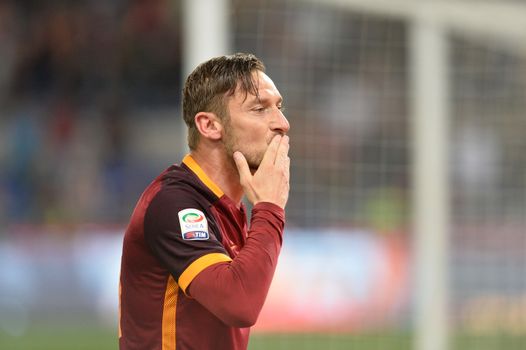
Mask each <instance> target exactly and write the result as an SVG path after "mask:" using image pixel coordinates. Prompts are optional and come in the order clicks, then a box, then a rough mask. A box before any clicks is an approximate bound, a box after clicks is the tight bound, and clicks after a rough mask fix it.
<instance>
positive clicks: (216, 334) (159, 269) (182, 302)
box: [119, 156, 284, 350]
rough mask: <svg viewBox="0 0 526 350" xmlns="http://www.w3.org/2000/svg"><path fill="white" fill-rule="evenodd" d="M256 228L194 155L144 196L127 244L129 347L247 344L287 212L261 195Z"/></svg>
mask: <svg viewBox="0 0 526 350" xmlns="http://www.w3.org/2000/svg"><path fill="white" fill-rule="evenodd" d="M251 220H252V221H251V226H250V230H249V231H247V220H246V215H245V210H244V207H243V206H242V205H241V207H240V208H238V206H237V204H236V203H234V202H233V201H232V200H231V199H230V198H229V197H227V196H226V195H224V193H223V192H222V191H221V189H220V188H219V187H218V186H217V185H215V184H214V183H213V182H212V181H211V180H210V178H209V177H208V176H207V175H206V174H205V173H204V172H203V170H202V169H201V168H200V167H199V165H198V164H197V163H196V162H195V161H194V159H193V158H192V157H191V156H186V157H185V158H184V160H183V163H182V164H181V165H180V166H177V165H174V166H171V167H170V168H168V169H167V170H166V171H164V172H163V173H162V174H161V175H159V176H158V177H157V178H156V179H155V180H154V181H153V182H152V183H151V184H150V185H149V186H148V188H147V189H146V190H145V191H144V193H143V194H142V196H141V197H140V199H139V201H138V203H137V205H136V207H135V210H134V212H133V215H132V217H131V220H130V223H129V226H128V228H127V230H126V233H125V236H124V243H123V253H122V262H121V276H120V288H119V294H120V308H119V345H120V349H121V350H132V349H140V350H148V349H149V350H174V349H177V350H186V349H214V350H220V349H225V350H226V349H228V350H231V349H246V347H247V344H248V335H249V330H250V328H249V326H250V325H252V324H253V323H254V322H255V319H256V318H257V315H258V314H259V311H260V310H261V307H262V305H263V301H264V299H265V297H266V294H267V292H268V287H269V285H270V281H271V279H272V275H273V273H274V270H275V266H276V263H277V256H278V254H279V249H280V247H281V240H282V239H281V235H282V231H283V226H284V212H283V210H282V209H281V208H279V207H277V206H276V205H273V204H271V203H259V204H257V205H255V206H254V209H253V212H252V219H251Z"/></svg>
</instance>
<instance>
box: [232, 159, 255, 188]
mask: <svg viewBox="0 0 526 350" xmlns="http://www.w3.org/2000/svg"><path fill="white" fill-rule="evenodd" d="M234 162H235V163H236V167H237V172H238V173H239V180H240V183H242V184H243V183H245V181H247V180H248V179H250V177H251V176H252V174H251V173H250V169H249V167H248V163H247V160H246V158H245V156H244V155H243V153H241V152H239V151H235V152H234Z"/></svg>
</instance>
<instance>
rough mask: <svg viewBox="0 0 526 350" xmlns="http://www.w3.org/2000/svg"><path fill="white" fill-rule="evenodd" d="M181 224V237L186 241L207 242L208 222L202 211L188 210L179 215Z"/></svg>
mask: <svg viewBox="0 0 526 350" xmlns="http://www.w3.org/2000/svg"><path fill="white" fill-rule="evenodd" d="M178 215H179V224H180V225H181V235H182V236H183V239H184V240H187V241H196V240H206V239H208V238H209V237H210V235H209V234H208V221H206V217H205V214H203V212H202V211H200V210H197V209H193V208H188V209H183V210H181V211H180V212H179V213H178Z"/></svg>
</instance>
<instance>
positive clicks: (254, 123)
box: [223, 71, 290, 171]
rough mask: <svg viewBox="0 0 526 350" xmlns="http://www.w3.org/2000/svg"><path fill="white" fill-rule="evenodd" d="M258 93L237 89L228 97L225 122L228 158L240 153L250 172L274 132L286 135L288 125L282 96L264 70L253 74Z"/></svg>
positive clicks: (260, 158)
mask: <svg viewBox="0 0 526 350" xmlns="http://www.w3.org/2000/svg"><path fill="white" fill-rule="evenodd" d="M253 77H254V82H255V84H256V86H257V87H258V90H259V96H254V95H252V94H250V93H248V94H247V95H246V99H245V93H244V92H243V91H240V90H239V89H236V91H235V93H234V95H233V96H232V97H230V98H229V99H228V103H227V106H228V111H229V114H230V118H228V117H227V118H226V121H225V133H224V136H223V142H224V145H225V148H226V151H227V154H228V156H229V157H232V155H233V153H234V152H235V151H240V152H241V153H243V155H244V156H245V158H246V159H247V162H248V165H249V167H250V169H251V170H252V171H255V170H257V168H258V167H259V164H260V163H261V161H262V160H263V155H264V154H265V151H266V150H267V147H268V145H269V143H270V141H271V140H272V138H273V137H274V136H275V135H278V134H282V135H284V134H286V133H287V132H288V131H289V129H290V125H289V122H288V121H287V118H285V116H284V115H283V113H282V111H281V107H282V100H283V99H282V97H281V95H280V93H279V91H278V89H277V88H276V86H275V85H274V82H272V80H271V79H270V78H269V77H268V76H267V75H266V74H265V73H263V72H260V71H257V72H254V73H253Z"/></svg>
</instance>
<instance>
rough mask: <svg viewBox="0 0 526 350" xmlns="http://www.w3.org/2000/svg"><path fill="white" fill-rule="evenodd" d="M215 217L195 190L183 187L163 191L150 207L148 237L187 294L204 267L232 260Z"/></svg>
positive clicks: (155, 252)
mask: <svg viewBox="0 0 526 350" xmlns="http://www.w3.org/2000/svg"><path fill="white" fill-rule="evenodd" d="M212 220H213V218H212V217H211V215H209V214H208V213H207V208H205V207H204V205H203V202H202V201H200V200H199V197H197V196H196V194H195V192H193V191H190V190H187V189H185V188H180V187H176V188H168V189H162V190H161V191H159V192H158V193H157V194H156V196H155V197H154V198H153V199H152V201H151V203H150V205H149V206H148V209H147V210H146V214H145V217H144V238H145V240H146V242H147V244H148V246H149V248H150V249H151V250H152V252H153V254H154V255H155V256H156V257H157V258H158V259H159V260H160V262H161V263H162V264H163V265H164V266H165V267H166V269H168V271H169V272H170V273H171V274H172V276H173V277H174V278H175V280H176V281H177V283H178V285H179V286H180V287H181V288H182V290H183V291H184V292H185V293H186V288H187V287H188V285H189V284H190V283H191V282H192V280H193V279H194V278H195V276H197V275H198V274H199V273H200V272H201V271H202V270H204V269H205V268H207V267H209V266H211V265H213V264H216V263H219V262H227V261H231V260H232V259H231V258H230V257H229V256H228V253H227V252H226V250H225V249H224V247H223V245H222V244H221V242H220V241H219V240H218V231H217V226H216V225H215V224H214V222H213V221H212Z"/></svg>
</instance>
